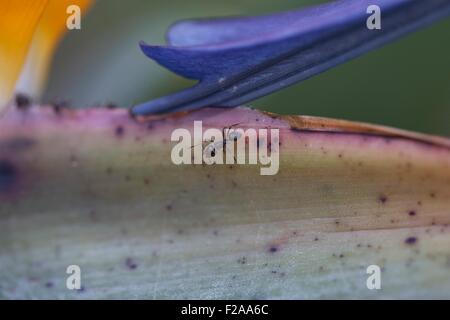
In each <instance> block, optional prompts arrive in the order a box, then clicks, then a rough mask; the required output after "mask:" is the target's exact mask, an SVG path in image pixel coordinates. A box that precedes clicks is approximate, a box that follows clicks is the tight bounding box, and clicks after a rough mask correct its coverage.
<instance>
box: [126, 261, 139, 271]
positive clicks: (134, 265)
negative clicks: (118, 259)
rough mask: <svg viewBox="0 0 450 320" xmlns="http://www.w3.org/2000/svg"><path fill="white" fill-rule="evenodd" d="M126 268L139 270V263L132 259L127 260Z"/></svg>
mask: <svg viewBox="0 0 450 320" xmlns="http://www.w3.org/2000/svg"><path fill="white" fill-rule="evenodd" d="M125 266H126V267H127V268H128V269H130V270H134V269H136V268H137V263H136V262H135V261H134V260H133V259H132V258H127V259H126V260H125Z"/></svg>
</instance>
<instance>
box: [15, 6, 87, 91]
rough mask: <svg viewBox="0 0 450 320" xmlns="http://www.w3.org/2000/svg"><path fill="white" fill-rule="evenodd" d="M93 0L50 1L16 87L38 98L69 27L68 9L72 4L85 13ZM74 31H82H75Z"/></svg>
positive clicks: (37, 28)
mask: <svg viewBox="0 0 450 320" xmlns="http://www.w3.org/2000/svg"><path fill="white" fill-rule="evenodd" d="M91 3H92V1H91V0H49V1H48V4H47V6H46V8H45V10H44V13H43V14H42V17H41V19H40V21H39V24H38V25H37V27H36V31H35V33H34V36H33V40H32V43H31V47H30V50H29V52H28V56H27V60H26V63H25V66H24V68H23V71H22V73H21V75H20V78H19V81H18V83H17V86H16V90H17V91H19V92H23V93H26V94H28V95H31V96H32V97H34V98H38V97H39V96H40V94H41V93H42V91H43V89H44V86H45V83H46V80H47V75H48V70H49V67H50V64H51V59H52V57H53V53H54V51H55V49H56V47H57V44H58V43H59V41H60V39H61V38H62V37H63V35H64V34H65V32H66V31H71V30H68V29H67V26H66V21H67V18H68V17H69V14H68V13H67V12H66V10H67V7H68V6H70V5H77V6H79V7H80V9H81V13H82V14H84V13H85V12H86V10H87V9H88V7H89V6H90V4H91ZM72 32H79V30H73V31H72Z"/></svg>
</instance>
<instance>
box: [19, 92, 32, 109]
mask: <svg viewBox="0 0 450 320" xmlns="http://www.w3.org/2000/svg"><path fill="white" fill-rule="evenodd" d="M15 100H16V106H17V108H19V109H26V108H28V107H29V106H31V99H30V97H29V96H27V95H25V94H23V93H18V94H16V99H15Z"/></svg>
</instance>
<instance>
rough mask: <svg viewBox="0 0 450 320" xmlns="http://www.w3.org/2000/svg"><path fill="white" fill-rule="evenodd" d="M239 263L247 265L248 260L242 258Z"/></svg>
mask: <svg viewBox="0 0 450 320" xmlns="http://www.w3.org/2000/svg"><path fill="white" fill-rule="evenodd" d="M238 263H239V264H246V263H247V258H246V257H242V258H239V259H238Z"/></svg>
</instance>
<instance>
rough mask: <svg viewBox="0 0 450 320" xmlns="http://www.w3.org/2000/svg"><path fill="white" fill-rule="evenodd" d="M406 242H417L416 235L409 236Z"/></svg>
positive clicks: (411, 243) (410, 243)
mask: <svg viewBox="0 0 450 320" xmlns="http://www.w3.org/2000/svg"><path fill="white" fill-rule="evenodd" d="M405 243H406V244H409V245H413V244H416V243H417V238H416V237H408V238H406V239H405Z"/></svg>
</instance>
